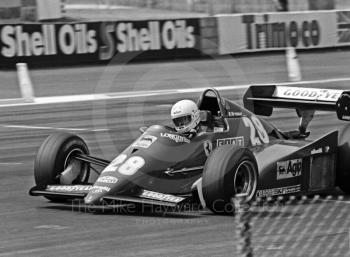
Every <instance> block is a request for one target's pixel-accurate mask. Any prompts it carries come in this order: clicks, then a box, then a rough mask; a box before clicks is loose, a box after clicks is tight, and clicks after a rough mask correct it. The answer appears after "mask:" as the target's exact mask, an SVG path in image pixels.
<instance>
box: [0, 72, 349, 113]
mask: <svg viewBox="0 0 350 257" xmlns="http://www.w3.org/2000/svg"><path fill="white" fill-rule="evenodd" d="M347 81H350V77H348V78H336V79H322V80H308V81H298V82H279V83H269V84H261V85H276V86H287V85H288V86H297V85H309V84H327V83H335V82H347ZM250 86H251V84H246V85H229V86H219V87H215V88H216V89H217V90H220V91H227V90H241V89H247V88H248V87H250ZM205 89H207V87H197V88H189V89H163V90H150V91H146V90H145V91H129V92H117V93H105V94H83V95H67V96H48V97H37V98H35V99H34V102H31V103H30V102H22V103H17V102H15V103H11V102H10V103H9V100H10V99H3V100H0V107H15V106H28V105H46V104H59V103H75V102H90V101H101V100H113V99H127V98H137V97H150V96H161V95H174V94H186V93H198V92H202V91H203V90H205Z"/></svg>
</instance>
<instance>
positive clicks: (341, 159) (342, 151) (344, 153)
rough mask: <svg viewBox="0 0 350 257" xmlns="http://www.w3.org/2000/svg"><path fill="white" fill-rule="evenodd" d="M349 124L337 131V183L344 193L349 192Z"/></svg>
mask: <svg viewBox="0 0 350 257" xmlns="http://www.w3.org/2000/svg"><path fill="white" fill-rule="evenodd" d="M349 158H350V125H346V126H345V127H344V128H343V129H342V130H341V131H339V137H338V159H337V173H336V176H337V185H338V186H339V188H340V189H341V190H342V191H343V192H344V193H346V194H350V162H349Z"/></svg>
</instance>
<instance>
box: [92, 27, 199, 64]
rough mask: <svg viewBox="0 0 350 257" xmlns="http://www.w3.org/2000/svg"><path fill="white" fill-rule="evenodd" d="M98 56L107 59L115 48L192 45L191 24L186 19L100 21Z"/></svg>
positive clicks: (193, 37)
mask: <svg viewBox="0 0 350 257" xmlns="http://www.w3.org/2000/svg"><path fill="white" fill-rule="evenodd" d="M101 33H102V35H101V39H102V44H103V45H104V46H101V47H100V50H99V56H100V60H109V59H111V58H112V57H113V56H114V55H115V54H116V53H117V52H118V53H126V52H138V51H148V50H161V49H165V50H174V49H186V48H194V47H195V45H196V38H195V35H194V33H195V27H194V26H190V25H188V24H187V21H186V20H175V21H149V22H147V23H144V24H143V25H142V26H141V25H140V23H136V22H118V23H116V22H106V23H102V24H101Z"/></svg>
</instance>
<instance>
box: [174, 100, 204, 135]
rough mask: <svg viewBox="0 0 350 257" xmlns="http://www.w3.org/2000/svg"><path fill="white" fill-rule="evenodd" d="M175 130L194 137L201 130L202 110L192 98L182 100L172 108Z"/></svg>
mask: <svg viewBox="0 0 350 257" xmlns="http://www.w3.org/2000/svg"><path fill="white" fill-rule="evenodd" d="M171 119H172V120H173V122H174V125H175V130H176V131H177V132H179V133H181V134H183V135H184V136H186V137H187V138H189V139H191V138H193V137H194V136H195V135H196V134H197V133H198V132H199V130H200V126H199V123H200V112H199V109H198V106H197V105H196V104H195V103H194V102H193V101H191V100H181V101H179V102H177V103H176V104H174V105H173V107H172V108H171Z"/></svg>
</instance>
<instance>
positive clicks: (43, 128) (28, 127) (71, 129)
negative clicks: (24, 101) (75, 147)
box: [0, 124, 109, 132]
mask: <svg viewBox="0 0 350 257" xmlns="http://www.w3.org/2000/svg"><path fill="white" fill-rule="evenodd" d="M0 127H3V128H16V129H37V130H65V131H91V132H102V131H109V129H85V128H55V127H44V126H28V125H11V124H0Z"/></svg>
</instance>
